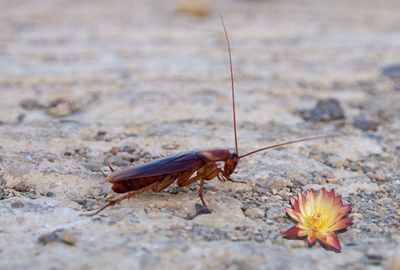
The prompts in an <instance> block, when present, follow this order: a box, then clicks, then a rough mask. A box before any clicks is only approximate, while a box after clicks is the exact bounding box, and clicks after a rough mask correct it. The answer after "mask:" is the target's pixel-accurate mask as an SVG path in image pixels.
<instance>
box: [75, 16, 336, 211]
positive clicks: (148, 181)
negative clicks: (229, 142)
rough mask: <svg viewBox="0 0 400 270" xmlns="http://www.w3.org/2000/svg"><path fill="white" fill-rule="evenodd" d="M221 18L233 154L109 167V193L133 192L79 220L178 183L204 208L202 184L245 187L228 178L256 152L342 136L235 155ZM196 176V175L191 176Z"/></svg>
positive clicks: (212, 152) (204, 153) (215, 152)
mask: <svg viewBox="0 0 400 270" xmlns="http://www.w3.org/2000/svg"><path fill="white" fill-rule="evenodd" d="M220 18H221V22H222V26H223V28H224V33H225V38H226V42H227V45H228V53H229V65H230V75H231V84H232V111H233V131H234V138H235V149H236V152H235V153H231V152H230V151H229V150H228V149H224V148H215V149H208V150H195V151H189V152H185V153H181V154H177V155H172V156H166V157H162V158H160V159H157V160H153V161H151V162H148V163H144V164H141V165H138V166H133V167H129V168H125V169H119V170H114V169H113V168H112V167H111V165H108V166H109V168H110V170H111V173H110V174H109V175H108V176H106V175H105V174H104V173H103V174H104V176H105V177H107V181H108V182H110V183H112V184H113V186H112V190H113V191H114V192H116V193H127V192H131V191H133V192H131V193H128V194H126V195H124V196H122V197H119V198H117V199H114V200H112V201H110V202H108V203H107V204H106V205H104V206H103V207H101V208H100V209H99V210H97V211H96V212H94V213H89V214H81V215H80V216H89V217H90V216H94V215H97V214H98V213H100V212H102V211H103V210H104V209H106V208H107V207H109V206H113V205H115V204H116V203H119V202H121V201H123V200H125V199H128V198H130V197H132V196H135V195H138V194H140V193H143V192H144V191H146V190H149V189H152V190H153V191H154V192H160V191H161V190H163V189H165V188H167V187H168V186H169V185H171V184H172V183H173V182H175V181H177V184H178V186H179V187H184V186H187V185H190V184H192V183H194V182H197V181H199V180H200V189H199V197H200V200H201V202H202V203H203V205H204V206H205V207H207V205H206V202H205V201H204V198H203V190H204V181H209V180H212V179H214V178H218V180H219V181H231V182H236V183H244V184H246V182H242V181H235V180H232V178H231V175H232V173H233V172H234V171H235V169H236V166H237V165H238V163H239V160H240V159H242V158H244V157H247V156H250V155H253V154H255V153H257V152H261V151H264V150H267V149H271V148H275V147H279V146H283V145H288V144H293V143H298V142H304V141H310V140H316V139H323V138H332V137H337V136H342V135H327V136H318V137H312V138H305V139H299V140H295V141H290V142H284V143H280V144H275V145H271V146H267V147H264V148H260V149H257V150H254V151H252V152H249V153H247V154H244V155H241V156H240V155H239V151H238V140H237V132H236V109H235V85H234V79H233V65H232V55H231V48H230V44H229V38H228V33H227V31H226V27H225V23H224V20H223V19H222V16H221V15H220ZM217 162H224V163H225V164H224V165H223V167H219V166H218V165H217ZM195 173H196V175H194V174H195Z"/></svg>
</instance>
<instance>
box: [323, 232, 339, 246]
mask: <svg viewBox="0 0 400 270" xmlns="http://www.w3.org/2000/svg"><path fill="white" fill-rule="evenodd" d="M324 244H326V245H327V246H330V247H333V248H336V249H341V247H340V244H339V240H338V239H337V236H336V234H335V233H334V232H330V233H329V234H328V235H327V236H326V241H325V242H324Z"/></svg>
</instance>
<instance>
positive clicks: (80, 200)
mask: <svg viewBox="0 0 400 270" xmlns="http://www.w3.org/2000/svg"><path fill="white" fill-rule="evenodd" d="M71 201H74V202H76V203H79V204H84V203H85V202H86V199H84V198H80V197H77V198H72V199H71Z"/></svg>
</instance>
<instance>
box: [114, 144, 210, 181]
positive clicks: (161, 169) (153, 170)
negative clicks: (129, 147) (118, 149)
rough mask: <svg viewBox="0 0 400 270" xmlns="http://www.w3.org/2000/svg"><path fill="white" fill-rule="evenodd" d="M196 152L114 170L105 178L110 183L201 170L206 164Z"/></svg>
mask: <svg viewBox="0 0 400 270" xmlns="http://www.w3.org/2000/svg"><path fill="white" fill-rule="evenodd" d="M196 152H197V151H190V152H185V153H181V154H177V155H172V156H167V157H163V158H160V159H157V160H154V161H151V162H148V163H144V164H141V165H138V166H135V167H129V168H125V169H120V170H116V171H114V172H112V173H110V174H109V175H108V177H107V178H108V180H109V181H110V182H118V181H126V180H129V179H135V178H145V177H153V176H160V175H167V174H170V173H177V172H182V171H186V170H189V169H193V168H201V167H202V166H204V165H205V164H206V162H205V161H203V160H202V159H201V158H200V157H199V156H198V155H197V154H196Z"/></svg>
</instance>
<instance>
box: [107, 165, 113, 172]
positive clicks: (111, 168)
mask: <svg viewBox="0 0 400 270" xmlns="http://www.w3.org/2000/svg"><path fill="white" fill-rule="evenodd" d="M108 168H110V171H111V172H113V171H115V170H114V169H113V167H111V164H108Z"/></svg>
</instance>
